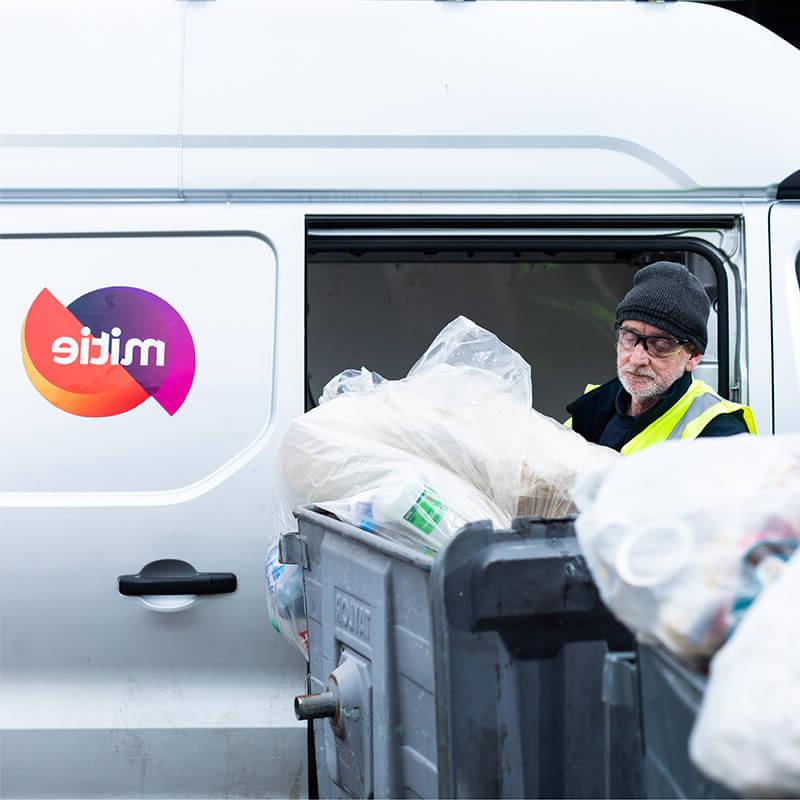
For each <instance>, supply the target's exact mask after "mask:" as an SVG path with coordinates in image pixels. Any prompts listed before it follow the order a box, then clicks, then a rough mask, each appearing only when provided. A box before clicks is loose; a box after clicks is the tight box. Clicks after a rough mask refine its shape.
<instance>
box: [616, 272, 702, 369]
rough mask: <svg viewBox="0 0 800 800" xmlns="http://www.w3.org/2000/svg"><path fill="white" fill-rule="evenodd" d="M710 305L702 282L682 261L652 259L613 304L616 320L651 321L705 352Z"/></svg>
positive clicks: (650, 322)
mask: <svg viewBox="0 0 800 800" xmlns="http://www.w3.org/2000/svg"><path fill="white" fill-rule="evenodd" d="M710 308H711V303H710V302H709V299H708V295H707V294H706V290H705V289H704V288H703V284H702V283H700V281H699V280H698V279H697V278H696V277H695V276H694V275H692V273H691V272H689V270H688V269H686V267H684V266H683V264H677V263H675V262H674V261H656V262H655V263H653V264H648V266H646V267H642V269H640V270H639V271H638V272H637V273H636V275H634V277H633V287H632V288H631V290H630V291H629V292H628V293H627V294H626V295H625V297H623V298H622V302H621V303H620V304H619V305H618V306H617V324H619V323H620V322H625V320H638V321H639V322H645V323H647V324H648V325H655V326H656V327H657V328H661V330H663V331H666V332H667V333H669V334H670V335H672V336H674V337H675V338H676V339H688V340H689V341H690V342H692V344H694V345H695V346H696V347H697V349H698V350H699V351H700V352H701V353H705V351H706V345H707V344H708V313H709V310H710Z"/></svg>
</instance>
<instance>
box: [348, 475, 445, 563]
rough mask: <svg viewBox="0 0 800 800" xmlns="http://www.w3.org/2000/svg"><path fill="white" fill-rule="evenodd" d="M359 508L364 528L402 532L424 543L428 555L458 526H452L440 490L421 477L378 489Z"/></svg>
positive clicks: (422, 546)
mask: <svg viewBox="0 0 800 800" xmlns="http://www.w3.org/2000/svg"><path fill="white" fill-rule="evenodd" d="M357 509H358V513H359V516H360V517H361V519H360V520H359V527H361V528H362V529H364V530H368V531H378V532H385V531H397V532H401V533H403V534H406V535H407V536H408V538H410V539H411V540H412V541H413V542H415V543H417V544H421V549H422V551H423V552H425V553H426V554H427V555H433V552H434V549H432V548H436V549H438V548H439V547H441V546H442V545H443V544H444V543H445V542H446V541H447V539H449V538H450V537H451V536H452V535H453V534H454V533H455V532H456V530H457V529H458V528H457V527H456V528H455V529H454V530H451V528H453V525H452V523H451V521H450V519H449V515H448V508H447V506H446V505H445V503H444V501H443V500H442V499H441V497H440V496H439V494H438V493H437V492H436V491H435V490H434V489H432V488H431V487H430V486H426V485H424V484H423V483H421V482H418V481H408V482H406V483H403V484H398V485H397V486H390V487H381V488H380V489H376V490H375V491H374V493H372V494H371V495H370V497H369V498H368V499H365V500H362V501H360V502H358V503H357ZM426 542H430V544H431V547H429V546H427V545H426Z"/></svg>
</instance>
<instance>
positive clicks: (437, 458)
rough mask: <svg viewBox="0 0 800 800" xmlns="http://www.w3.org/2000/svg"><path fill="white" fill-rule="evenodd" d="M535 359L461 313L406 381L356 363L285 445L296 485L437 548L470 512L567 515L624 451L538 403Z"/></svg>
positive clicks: (329, 504)
mask: <svg viewBox="0 0 800 800" xmlns="http://www.w3.org/2000/svg"><path fill="white" fill-rule="evenodd" d="M531 402H532V386H531V370H530V366H529V365H528V364H527V362H526V361H525V360H524V359H523V358H522V357H521V356H520V355H519V354H518V353H516V352H515V351H514V350H512V349H511V348H509V347H507V346H506V345H504V344H503V343H502V342H501V341H500V340H499V339H498V338H497V337H496V336H495V335H494V334H492V333H490V332H489V331H486V330H484V329H483V328H481V327H480V326H478V325H476V324H475V323H473V322H471V321H470V320H468V319H466V318H464V317H459V318H457V319H456V320H454V321H453V322H451V323H450V324H449V325H448V326H447V327H446V328H444V330H442V332H441V333H440V334H439V335H438V336H437V337H436V339H435V340H434V341H433V343H432V344H431V346H430V347H429V348H428V350H427V351H426V352H425V354H424V355H423V356H422V357H421V358H420V360H419V361H418V362H417V363H416V364H415V365H414V367H413V368H412V369H411V371H410V372H409V374H408V376H407V377H406V378H404V379H402V380H396V381H395V380H385V379H383V378H382V377H381V376H380V375H378V374H376V373H373V372H370V371H369V370H367V369H361V370H360V371H356V370H348V371H346V372H343V373H342V374H340V375H338V376H337V377H335V378H334V379H333V380H332V381H330V382H329V383H328V385H327V386H326V387H325V390H324V392H323V395H322V398H321V404H320V406H319V407H318V408H316V409H314V410H312V411H310V412H309V413H308V414H305V415H304V416H302V417H300V418H298V419H297V420H295V421H294V422H293V423H292V425H291V427H290V429H289V431H288V433H287V436H286V438H285V440H284V442H283V445H282V447H281V454H280V460H281V468H282V473H283V475H284V477H285V478H286V480H287V483H288V484H289V486H290V488H291V489H292V490H293V491H294V492H295V493H296V494H297V495H298V496H300V497H302V498H303V499H304V501H305V502H309V503H314V504H316V505H318V506H320V507H322V508H324V509H326V510H328V511H330V512H331V513H334V514H336V515H337V516H339V517H340V518H342V519H345V520H347V521H350V522H353V523H354V524H356V525H359V526H361V527H362V528H365V529H367V530H374V531H376V532H378V533H382V534H385V535H388V536H391V537H392V538H395V539H398V540H400V541H403V542H405V543H409V544H411V545H412V546H414V547H417V548H420V549H422V550H424V551H425V552H436V551H437V550H438V549H439V548H440V547H441V546H442V545H443V544H444V543H445V542H446V541H447V540H448V539H449V538H450V537H451V536H452V535H453V534H454V533H455V532H456V531H457V530H459V529H460V528H461V527H463V525H465V524H466V523H468V522H475V521H478V520H491V522H492V523H493V524H494V526H495V527H498V528H507V527H508V526H509V524H510V522H511V519H512V518H513V517H514V516H517V515H519V514H526V515H542V516H547V517H554V516H562V515H564V514H567V513H570V512H572V511H573V510H574V506H573V504H572V499H571V490H572V487H573V484H574V481H575V479H576V477H577V475H578V474H579V473H580V472H581V471H582V470H583V469H585V468H588V467H590V466H591V467H596V466H598V465H608V464H610V463H611V462H612V461H614V460H616V459H617V458H618V454H616V453H614V452H613V451H611V450H608V449H607V448H601V447H597V446H595V445H590V444H588V443H587V442H586V441H585V440H583V439H582V437H580V436H579V435H578V434H576V433H573V432H572V431H570V430H567V429H565V428H564V427H563V426H561V425H559V424H558V423H556V422H555V421H554V420H551V419H549V418H547V417H545V416H543V415H541V414H539V413H538V412H536V411H535V410H533V409H532V407H531Z"/></svg>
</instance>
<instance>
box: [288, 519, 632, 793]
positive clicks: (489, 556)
mask: <svg viewBox="0 0 800 800" xmlns="http://www.w3.org/2000/svg"><path fill="white" fill-rule="evenodd" d="M295 515H296V517H297V520H298V533H294V534H286V535H284V536H283V537H282V539H281V560H283V561H284V562H287V563H299V564H302V565H303V567H304V580H305V593H306V606H307V615H308V634H309V650H310V661H311V664H310V677H309V687H308V689H309V694H308V695H306V696H304V697H299V698H297V699H296V700H295V709H296V712H297V714H298V716H299V717H300V718H304V719H314V720H315V721H314V738H315V747H316V761H317V776H318V782H319V793H320V796H321V797H553V798H554V797H605V796H615V797H637V796H640V794H641V789H640V785H639V765H640V759H639V753H638V751H637V750H636V748H635V747H634V748H632V747H631V746H630V742H631V741H633V740H634V738H635V736H636V735H637V730H636V724H635V720H634V719H633V717H625V716H620V715H616V716H614V715H612V716H609V714H608V713H607V706H604V704H603V701H602V681H603V664H604V658H605V655H606V654H607V652H608V651H609V650H615V651H616V650H629V649H630V647H631V639H630V635H629V633H628V631H627V630H626V629H625V628H623V627H622V626H621V625H620V624H619V623H617V622H616V621H615V620H614V619H613V617H612V616H611V615H610V613H609V612H608V611H607V609H606V608H605V607H604V606H603V604H602V603H601V601H600V599H599V597H598V594H597V591H596V589H595V586H594V584H593V582H592V580H591V577H590V576H589V573H588V570H587V568H586V566H585V564H584V561H583V559H582V557H581V556H580V554H579V550H578V544H577V541H576V539H575V536H574V529H573V523H572V520H571V519H565V520H551V521H545V520H539V519H520V520H516V521H515V522H514V525H513V529H512V530H508V531H496V530H493V528H492V526H491V525H490V524H489V523H475V524H473V525H469V526H467V527H465V528H464V529H463V530H461V531H460V532H459V533H458V534H457V535H456V536H455V537H454V538H453V539H452V540H451V541H450V542H449V543H448V544H447V546H446V547H445V548H444V549H443V550H442V551H441V552H440V553H439V554H438V555H437V557H436V558H435V559H431V558H429V557H427V556H426V555H423V554H421V553H418V552H415V551H414V550H412V549H410V548H407V547H404V546H402V545H399V544H395V543H394V542H391V541H388V540H387V539H385V538H382V537H380V536H378V535H376V534H374V533H369V532H366V531H362V530H360V529H358V528H356V527H354V526H351V525H347V524H343V523H341V522H339V521H337V520H335V519H333V518H331V517H330V516H327V515H325V514H322V513H318V512H317V511H315V510H312V509H308V508H303V509H299V510H297V511H296V512H295ZM632 737H633V738H632ZM612 773H613V774H612ZM610 790H611V793H610Z"/></svg>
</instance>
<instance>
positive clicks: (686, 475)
mask: <svg viewBox="0 0 800 800" xmlns="http://www.w3.org/2000/svg"><path fill="white" fill-rule="evenodd" d="M798 486H800V436H797V435H791V436H776V437H755V436H750V435H747V434H742V435H740V436H734V437H729V438H708V439H697V440H695V441H692V442H666V443H664V444H662V445H657V446H654V447H651V448H648V449H647V450H645V451H644V452H642V453H639V454H636V455H633V456H630V457H626V458H623V459H621V460H620V461H619V462H618V463H617V464H616V465H615V466H614V467H613V469H611V470H604V471H602V472H600V473H595V474H591V473H589V474H587V475H584V476H583V477H582V478H580V479H579V481H578V483H577V486H576V489H575V498H576V502H577V505H578V508H579V510H580V516H579V517H578V520H577V523H576V530H577V534H578V539H579V541H580V544H581V547H582V549H583V551H584V554H585V556H586V560H587V563H588V565H589V567H590V569H591V571H592V574H593V576H594V579H595V582H596V583H597V585H598V587H599V589H600V592H601V595H602V597H603V600H604V601H605V603H606V605H608V606H609V608H610V609H611V610H612V611H613V612H614V613H615V614H616V615H617V616H618V617H619V618H620V619H621V620H622V621H623V622H624V623H625V624H626V625H628V627H630V628H632V629H633V630H634V631H636V632H637V633H639V634H641V635H643V636H646V637H652V638H655V639H656V640H658V641H660V642H661V643H662V644H664V645H665V646H666V647H667V648H668V649H669V650H671V651H672V652H673V653H675V654H677V655H678V656H681V657H682V658H683V659H684V660H686V661H689V662H694V663H695V664H698V665H700V664H703V663H705V662H706V661H707V659H708V658H709V657H710V656H711V655H713V654H714V652H715V651H716V650H717V649H718V648H719V647H720V645H721V644H722V643H723V642H724V641H725V638H726V637H727V636H728V635H729V634H730V632H731V630H732V629H733V628H734V627H735V624H736V623H737V621H738V620H739V619H740V618H741V615H742V613H743V612H744V611H745V610H746V609H747V606H748V605H749V604H750V603H752V601H753V599H754V598H755V597H756V596H757V594H758V591H759V589H760V587H761V585H762V584H763V583H764V582H765V581H768V580H769V578H770V575H772V574H774V573H775V570H776V563H777V564H778V567H779V562H782V561H783V562H785V561H786V560H787V559H788V558H789V556H790V555H791V554H792V553H793V552H794V550H795V548H796V547H797V545H798V539H800V492H798Z"/></svg>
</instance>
